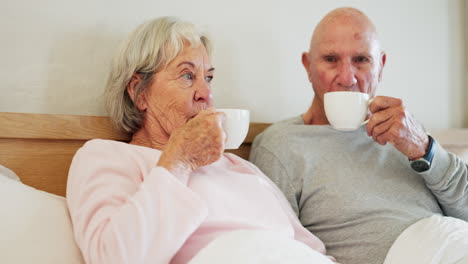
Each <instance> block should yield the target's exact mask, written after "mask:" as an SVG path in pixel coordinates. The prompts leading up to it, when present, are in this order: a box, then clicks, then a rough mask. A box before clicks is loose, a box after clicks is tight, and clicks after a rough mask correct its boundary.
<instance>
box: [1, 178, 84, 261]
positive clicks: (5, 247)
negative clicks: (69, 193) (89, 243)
mask: <svg viewBox="0 0 468 264" xmlns="http://www.w3.org/2000/svg"><path fill="white" fill-rule="evenodd" d="M0 262H1V263H15V264H23V263H24V264H26V263H27V264H30V263H35V264H55V263H56V264H64V263H67V264H75V263H76V264H82V263H84V261H83V259H82V256H81V253H80V250H79V249H78V247H77V246H76V244H75V240H74V236H73V231H72V225H71V222H70V217H69V214H68V209H67V205H66V202H65V198H63V197H60V196H56V195H53V194H50V193H47V192H43V191H39V190H36V189H34V188H32V187H29V186H26V185H24V184H22V183H21V182H18V181H14V180H11V179H9V178H7V177H3V176H1V175H0Z"/></svg>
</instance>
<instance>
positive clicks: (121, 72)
mask: <svg viewBox="0 0 468 264" xmlns="http://www.w3.org/2000/svg"><path fill="white" fill-rule="evenodd" d="M184 42H188V43H189V44H190V46H194V47H196V46H198V45H200V44H202V45H204V46H205V48H206V50H207V53H208V55H209V56H210V55H211V46H210V40H209V39H208V37H207V36H206V35H203V34H201V33H200V32H199V31H198V29H197V28H196V27H195V25H193V24H191V23H189V22H185V21H182V20H180V19H178V18H175V17H161V18H157V19H154V20H151V21H148V22H146V23H144V24H142V25H140V26H139V27H137V28H136V29H135V30H134V31H133V32H132V33H131V34H130V35H129V36H128V38H127V39H126V40H125V41H124V42H123V43H122V46H121V48H120V50H119V51H118V53H117V54H116V56H115V57H114V59H113V61H112V66H111V71H110V75H109V78H108V80H107V85H106V90H105V94H104V95H105V100H106V107H107V110H108V113H109V115H110V117H111V119H112V121H113V122H114V124H115V125H116V127H117V128H119V129H121V130H123V131H124V132H126V133H128V134H133V133H134V132H136V131H137V130H138V129H140V128H141V125H142V123H143V119H144V113H143V112H141V111H140V110H138V108H137V107H136V105H135V104H134V102H137V98H138V96H139V95H140V94H141V93H142V92H143V91H144V90H145V89H146V88H147V87H148V86H149V85H150V84H151V82H152V80H153V75H154V74H155V73H157V72H159V71H160V70H161V69H163V68H164V67H166V66H167V64H169V63H170V62H171V61H172V60H174V59H175V58H176V57H177V55H178V54H179V52H180V51H181V50H182V48H183V47H184ZM134 74H140V76H141V80H142V81H141V82H140V83H139V84H138V85H137V86H136V87H135V94H134V95H133V100H132V97H131V96H130V95H129V94H128V92H127V86H128V84H129V82H130V80H131V79H132V76H133V75H134Z"/></svg>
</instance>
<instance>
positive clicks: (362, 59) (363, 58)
mask: <svg viewBox="0 0 468 264" xmlns="http://www.w3.org/2000/svg"><path fill="white" fill-rule="evenodd" d="M354 61H355V62H357V63H363V62H368V61H369V60H368V59H367V58H366V57H364V56H359V57H357V58H355V59H354Z"/></svg>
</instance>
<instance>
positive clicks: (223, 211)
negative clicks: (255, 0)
mask: <svg viewBox="0 0 468 264" xmlns="http://www.w3.org/2000/svg"><path fill="white" fill-rule="evenodd" d="M213 76H214V68H213V66H212V65H211V62H210V45H209V40H208V38H207V37H206V36H203V35H200V34H199V33H198V32H197V31H196V29H195V27H194V26H193V25H192V24H189V23H186V22H182V21H180V20H177V19H175V18H168V17H165V18H159V19H156V20H153V21H150V22H147V23H145V24H143V25H141V26H140V27H138V28H137V29H136V30H135V31H134V32H133V33H132V34H131V35H130V36H129V38H128V39H127V40H126V42H125V43H124V45H123V47H122V49H121V50H120V52H119V53H118V54H117V56H116V57H115V60H114V61H113V65H112V70H111V73H110V76H109V80H108V83H107V90H106V99H107V102H108V108H109V111H110V115H111V117H112V118H113V120H114V121H115V123H116V124H117V125H118V126H119V127H120V128H121V129H123V130H124V131H126V132H128V133H130V134H131V135H132V139H131V142H130V143H129V144H127V143H122V142H117V141H110V140H99V139H96V140H91V141H89V142H87V143H86V144H85V145H84V146H83V147H82V148H81V149H80V150H79V151H78V152H77V153H76V155H75V157H74V159H73V162H72V166H71V168H70V172H69V179H68V186H67V201H68V205H69V210H70V214H71V219H72V222H73V227H74V232H75V237H76V241H77V243H78V245H79V247H80V249H81V251H82V253H83V256H84V259H85V260H86V262H87V263H112V264H118V263H132V264H135V263H187V262H188V261H190V260H191V259H192V258H193V257H194V256H195V255H196V254H197V253H198V252H199V251H200V250H201V249H203V248H205V247H206V246H207V245H208V244H209V243H210V242H212V241H214V240H216V239H217V238H218V237H221V236H223V235H224V234H227V233H229V232H231V231H235V230H266V231H274V232H278V234H282V235H283V236H285V237H290V238H292V239H296V240H298V241H301V242H303V243H304V244H306V245H307V246H308V247H309V248H311V249H314V250H316V251H318V252H320V253H322V254H324V253H325V247H324V245H323V243H322V242H321V241H320V240H319V239H318V238H316V237H315V236H314V235H312V234H311V233H309V232H308V231H307V230H306V229H304V228H303V227H302V226H301V225H300V223H299V221H298V220H297V218H296V216H295V215H294V213H293V211H292V210H291V209H290V207H289V205H288V204H287V202H286V200H285V198H284V196H283V195H282V193H281V192H280V191H279V190H278V189H277V188H276V187H275V186H274V185H273V184H272V183H271V182H270V181H269V179H268V178H267V177H266V176H265V175H263V174H262V173H261V172H260V170H258V169H257V168H256V167H255V166H254V165H252V164H250V163H249V162H247V161H245V160H243V159H241V158H239V157H237V156H235V155H232V154H223V148H224V140H225V134H224V132H223V129H222V126H221V124H222V121H223V118H224V116H223V114H221V113H218V112H216V111H215V110H214V109H213V108H212V105H213V101H212V94H211V81H212V80H213ZM324 259H325V260H326V262H329V260H328V259H327V258H324Z"/></svg>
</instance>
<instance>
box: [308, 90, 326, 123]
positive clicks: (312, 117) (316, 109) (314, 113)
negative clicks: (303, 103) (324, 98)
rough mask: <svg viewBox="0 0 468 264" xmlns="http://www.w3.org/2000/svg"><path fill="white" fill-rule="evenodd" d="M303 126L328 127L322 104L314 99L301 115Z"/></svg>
mask: <svg viewBox="0 0 468 264" xmlns="http://www.w3.org/2000/svg"><path fill="white" fill-rule="evenodd" d="M302 119H303V120H304V124H305V125H328V124H330V122H328V119H327V116H326V115H325V109H324V107H323V102H321V101H320V100H318V99H317V97H314V100H313V101H312V105H311V106H310V107H309V110H307V112H305V113H304V114H303V115H302Z"/></svg>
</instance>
